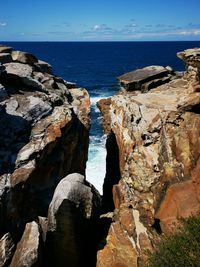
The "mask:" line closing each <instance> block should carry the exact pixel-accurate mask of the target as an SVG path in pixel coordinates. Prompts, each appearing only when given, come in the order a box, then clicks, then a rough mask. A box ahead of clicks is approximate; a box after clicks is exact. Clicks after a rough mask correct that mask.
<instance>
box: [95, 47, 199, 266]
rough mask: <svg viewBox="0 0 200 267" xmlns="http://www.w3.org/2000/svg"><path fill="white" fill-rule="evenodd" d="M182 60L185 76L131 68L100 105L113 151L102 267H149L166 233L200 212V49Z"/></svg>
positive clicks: (183, 55) (99, 262) (107, 180)
mask: <svg viewBox="0 0 200 267" xmlns="http://www.w3.org/2000/svg"><path fill="white" fill-rule="evenodd" d="M178 57H180V58H181V59H183V60H184V62H185V63H186V72H185V73H184V74H183V75H182V74H180V73H175V72H173V71H172V69H171V68H168V67H167V68H164V67H160V66H150V67H147V68H144V69H141V70H137V71H133V72H130V73H128V74H125V75H123V76H120V77H119V81H120V84H121V86H122V90H121V91H120V92H119V93H118V94H117V95H115V96H113V97H111V99H108V100H101V101H100V102H99V103H98V105H99V107H100V109H101V111H102V114H103V116H104V121H103V122H104V123H103V125H104V129H105V132H106V133H107V134H108V139H107V147H108V148H110V147H111V148H112V149H111V148H110V149H108V155H107V174H106V178H105V182H104V197H103V199H104V200H103V203H105V211H111V212H112V211H113V216H112V223H111V225H110V227H109V230H108V234H107V238H106V242H104V246H103V247H102V248H101V249H100V250H99V252H98V255H97V266H98V267H105V266H106V267H116V266H123V267H130V266H132V267H134V266H144V265H145V261H146V259H147V251H148V250H150V251H152V250H153V249H154V246H155V244H156V242H157V241H158V240H159V238H160V234H161V233H170V232H171V231H173V228H174V227H176V225H177V224H178V223H179V220H180V218H185V217H188V216H190V215H195V214H197V213H198V212H199V211H200V198H199V190H200V93H199V91H200V89H199V88H200V75H199V73H200V49H199V48H197V49H189V50H186V51H183V52H181V53H178ZM117 169H119V172H116V170H117ZM106 207H107V210H106ZM112 207H113V210H112ZM106 216H107V215H106V214H105V217H106ZM109 216H110V214H109Z"/></svg>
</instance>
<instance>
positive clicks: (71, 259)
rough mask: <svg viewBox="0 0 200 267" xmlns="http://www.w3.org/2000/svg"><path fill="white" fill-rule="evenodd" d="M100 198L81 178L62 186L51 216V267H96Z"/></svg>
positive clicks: (48, 242) (74, 177) (70, 179)
mask: <svg viewBox="0 0 200 267" xmlns="http://www.w3.org/2000/svg"><path fill="white" fill-rule="evenodd" d="M100 202H101V199H100V195H99V193H98V192H97V191H96V190H95V188H94V187H93V186H91V185H90V184H89V183H87V182H86V181H85V178H84V176H82V175H80V174H77V173H75V174H70V175H68V176H67V177H66V178H64V179H62V180H61V181H60V183H59V184H58V186H57V188H56V190H55V193H54V196H53V199H52V202H51V204H50V206H49V212H48V231H47V239H46V246H47V248H46V252H47V253H46V258H47V266H60V267H62V266H63V267H64V266H77V267H78V266H95V261H96V258H95V255H96V242H97V241H96V240H95V231H96V230H97V229H95V228H96V226H97V220H98V218H99V215H100Z"/></svg>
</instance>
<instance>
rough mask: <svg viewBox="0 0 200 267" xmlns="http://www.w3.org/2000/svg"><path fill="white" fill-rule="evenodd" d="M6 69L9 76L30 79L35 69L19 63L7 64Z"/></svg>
mask: <svg viewBox="0 0 200 267" xmlns="http://www.w3.org/2000/svg"><path fill="white" fill-rule="evenodd" d="M5 67H6V73H7V75H13V76H17V77H20V78H24V77H30V76H31V74H32V72H33V68H32V67H31V66H29V65H28V64H22V63H17V62H12V63H7V64H5Z"/></svg>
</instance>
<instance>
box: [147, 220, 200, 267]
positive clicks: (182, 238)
mask: <svg viewBox="0 0 200 267" xmlns="http://www.w3.org/2000/svg"><path fill="white" fill-rule="evenodd" d="M147 266H148V267H200V215H198V216H195V217H189V218H188V219H185V220H183V226H182V227H181V228H180V229H178V230H177V231H176V232H175V233H174V234H172V235H171V236H169V237H164V238H163V239H162V241H161V242H160V243H159V245H158V246H157V248H156V251H155V252H154V253H153V254H151V255H150V258H149V262H148V264H147Z"/></svg>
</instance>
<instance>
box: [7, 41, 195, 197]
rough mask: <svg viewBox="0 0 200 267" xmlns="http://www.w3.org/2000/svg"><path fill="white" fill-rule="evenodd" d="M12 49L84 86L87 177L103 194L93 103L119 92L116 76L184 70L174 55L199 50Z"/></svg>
mask: <svg viewBox="0 0 200 267" xmlns="http://www.w3.org/2000/svg"><path fill="white" fill-rule="evenodd" d="M6 44H7V45H10V46H12V47H14V49H15V50H22V51H27V52H30V53H33V54H34V55H36V56H37V57H38V58H39V59H41V60H44V61H47V62H49V63H50V64H51V65H52V66H53V69H54V73H55V74H56V75H59V76H62V77H63V78H64V79H66V80H67V81H70V82H75V83H77V85H78V87H85V88H86V89H87V90H88V91H89V93H90V97H91V103H92V106H91V117H92V127H91V130H90V147H89V156H88V162H87V170H86V178H87V180H88V181H90V182H91V183H92V184H93V185H95V187H96V188H97V189H98V190H99V191H100V193H102V184H103V180H104V176H105V166H106V164H105V160H106V150H105V136H104V135H103V131H102V127H101V115H100V112H99V110H98V109H97V107H96V102H97V101H98V100H99V99H101V98H105V97H108V96H112V95H113V94H114V93H115V92H117V91H118V90H119V86H118V83H117V79H116V77H117V76H119V75H122V74H124V73H125V72H128V71H132V70H135V69H137V68H142V67H145V66H148V65H162V66H171V67H172V68H174V69H175V70H179V71H181V70H184V69H185V68H184V65H183V62H182V61H181V60H180V59H178V58H177V57H176V53H177V52H179V51H182V50H184V49H187V48H193V47H200V41H197V42H6Z"/></svg>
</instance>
